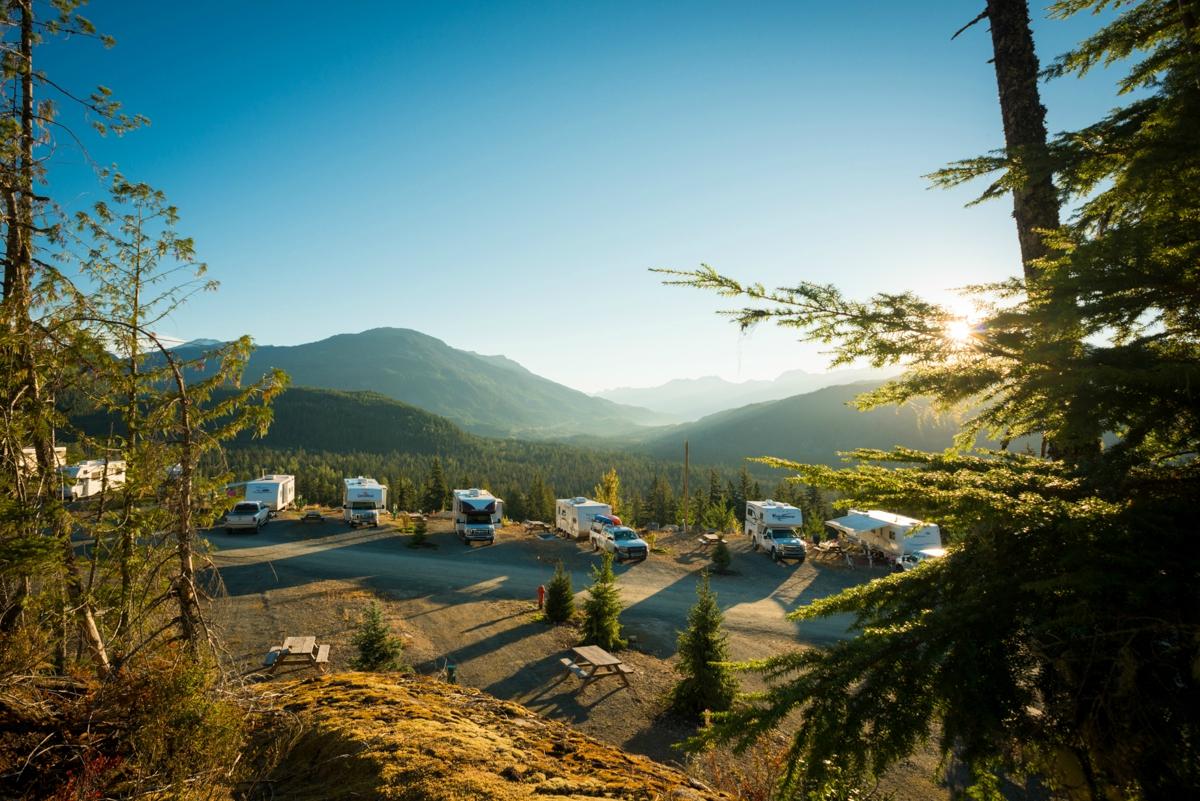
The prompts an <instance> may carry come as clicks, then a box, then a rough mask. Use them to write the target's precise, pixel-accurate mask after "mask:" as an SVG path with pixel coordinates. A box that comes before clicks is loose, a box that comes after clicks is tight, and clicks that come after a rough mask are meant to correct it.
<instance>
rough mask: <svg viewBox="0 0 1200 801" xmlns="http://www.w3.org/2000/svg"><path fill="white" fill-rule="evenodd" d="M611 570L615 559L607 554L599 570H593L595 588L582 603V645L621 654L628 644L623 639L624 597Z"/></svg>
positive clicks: (590, 590) (591, 589)
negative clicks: (622, 598)
mask: <svg viewBox="0 0 1200 801" xmlns="http://www.w3.org/2000/svg"><path fill="white" fill-rule="evenodd" d="M612 566H613V555H612V554H611V553H605V554H603V556H602V558H601V561H600V566H599V567H593V568H592V584H591V586H590V587H588V589H587V592H588V597H587V600H585V601H584V602H583V642H584V644H586V645H599V646H600V647H601V648H603V649H604V650H606V651H619V650H620V649H622V648H624V647H625V640H623V639H622V638H621V596H620V594H619V593H618V591H617V577H616V576H615V575H614V574H613V569H612Z"/></svg>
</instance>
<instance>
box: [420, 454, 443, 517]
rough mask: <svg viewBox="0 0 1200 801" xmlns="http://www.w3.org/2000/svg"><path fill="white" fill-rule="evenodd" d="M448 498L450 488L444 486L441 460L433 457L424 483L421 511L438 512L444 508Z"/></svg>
mask: <svg viewBox="0 0 1200 801" xmlns="http://www.w3.org/2000/svg"><path fill="white" fill-rule="evenodd" d="M449 497H450V488H449V487H448V486H447V485H446V476H445V474H444V473H443V471H442V460H441V459H440V458H438V457H436V456H435V457H434V459H433V466H432V467H431V468H430V470H429V479H428V480H427V481H426V482H425V497H424V502H423V503H422V507H423V508H422V511H426V512H440V511H442V510H443V509H445V508H446V504H447V501H448V499H449Z"/></svg>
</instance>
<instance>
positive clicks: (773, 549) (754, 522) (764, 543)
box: [746, 498, 808, 564]
mask: <svg viewBox="0 0 1200 801" xmlns="http://www.w3.org/2000/svg"><path fill="white" fill-rule="evenodd" d="M803 525H804V513H803V512H801V511H800V510H799V509H797V508H796V507H795V506H792V505H791V504H790V503H783V502H782V501H772V500H770V499H769V498H768V499H767V500H765V501H746V536H747V537H749V538H750V545H751V547H753V548H754V550H756V551H757V550H758V549H760V548H761V549H762V550H764V551H766V552H767V553H768V554H770V555H771V558H772V559H774V560H775V561H777V562H778V561H783V560H785V559H795V560H797V564H799V563H800V562H803V561H804V558H805V556H807V555H808V549H807V547H806V546H805V544H804V539H803V534H802V531H801V527H802V526H803Z"/></svg>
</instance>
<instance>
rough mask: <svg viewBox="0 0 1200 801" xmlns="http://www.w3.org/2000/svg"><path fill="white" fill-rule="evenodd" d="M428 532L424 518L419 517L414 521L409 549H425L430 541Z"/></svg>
mask: <svg viewBox="0 0 1200 801" xmlns="http://www.w3.org/2000/svg"><path fill="white" fill-rule="evenodd" d="M426 531H427V525H426V523H425V519H424V518H421V517H418V518H417V519H416V520H414V521H413V522H412V536H411V537H409V540H408V547H409V548H423V547H424V546H425V544H426V542H427V541H428V537H427V535H426Z"/></svg>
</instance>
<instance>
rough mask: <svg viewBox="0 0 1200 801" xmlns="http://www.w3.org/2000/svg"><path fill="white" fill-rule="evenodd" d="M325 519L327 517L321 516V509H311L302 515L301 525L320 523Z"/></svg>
mask: <svg viewBox="0 0 1200 801" xmlns="http://www.w3.org/2000/svg"><path fill="white" fill-rule="evenodd" d="M324 519H325V515H323V514H321V510H319V509H309V510H308V511H307V512H305V513H304V514H302V515H300V522H301V523H320V522H322V521H323V520H324Z"/></svg>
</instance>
